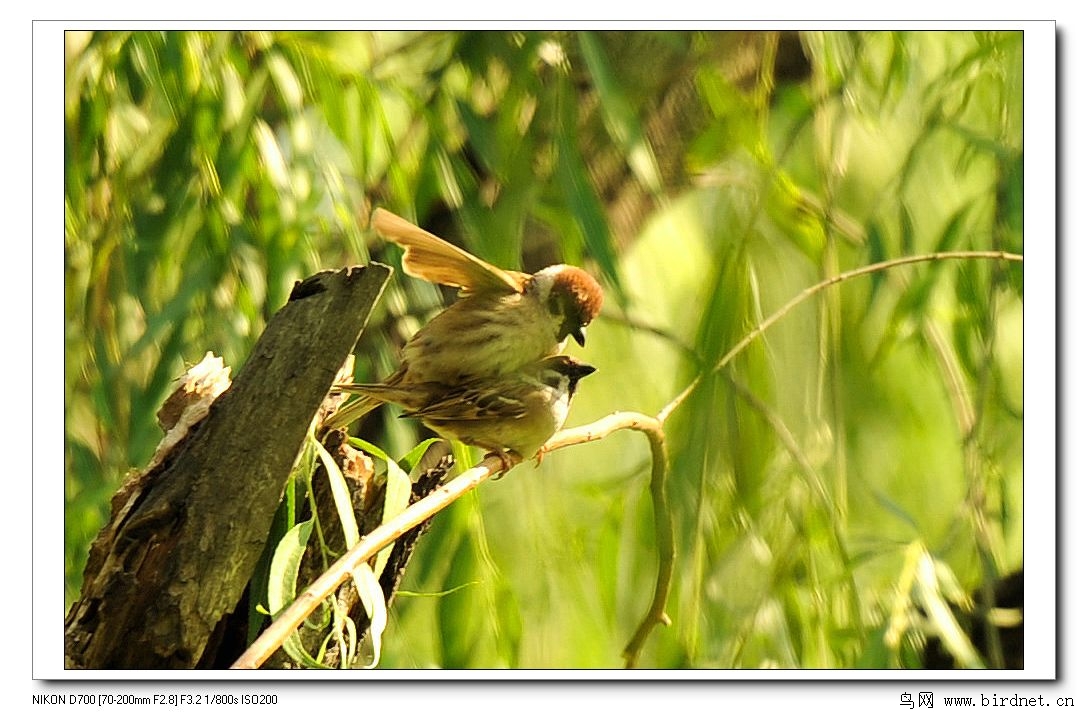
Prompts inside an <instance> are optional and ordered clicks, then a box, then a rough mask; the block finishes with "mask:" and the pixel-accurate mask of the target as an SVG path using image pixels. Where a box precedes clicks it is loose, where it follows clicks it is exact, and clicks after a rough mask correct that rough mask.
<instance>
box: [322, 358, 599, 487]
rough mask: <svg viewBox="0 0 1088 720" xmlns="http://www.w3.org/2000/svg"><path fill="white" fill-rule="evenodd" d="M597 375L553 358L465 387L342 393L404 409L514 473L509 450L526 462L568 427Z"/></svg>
mask: <svg viewBox="0 0 1088 720" xmlns="http://www.w3.org/2000/svg"><path fill="white" fill-rule="evenodd" d="M595 370H596V368H594V367H593V366H591V365H586V364H585V363H582V362H579V361H578V360H575V359H574V358H572V357H568V356H566V355H553V356H551V357H546V358H543V359H540V360H536V361H534V362H531V363H529V364H528V365H526V366H524V367H522V368H520V369H519V370H518V371H517V372H515V373H511V374H508V375H501V376H499V377H493V378H487V379H473V380H470V381H467V382H464V383H461V384H459V385H452V386H451V385H445V384H442V383H434V382H423V383H406V382H398V383H396V384H394V385H390V384H387V383H372V384H367V383H363V384H350V385H340V386H337V389H338V390H346V391H348V392H353V393H358V394H361V395H363V396H365V397H366V398H368V399H372V400H376V401H378V402H385V403H393V404H396V405H400V406H401V407H403V408H404V409H405V413H404V414H403V415H402V416H401V417H414V418H419V419H420V421H422V422H423V424H424V425H426V426H427V427H429V428H431V429H432V430H434V431H435V432H436V433H438V434H439V435H441V436H443V437H445V438H452V439H456V440H460V441H461V442H463V443H465V444H466V445H474V446H476V447H479V448H483V449H485V450H488V451H490V452H493V453H495V454H497V455H498V456H499V458H500V459H501V460H502V463H503V468H504V469H509V466H510V465H511V461H510V458H509V455H508V453H507V450H511V451H513V452H515V453H517V454H518V455H520V456H521V457H522V458H528V457H531V456H533V455H535V454H536V453H537V451H538V450H540V448H541V446H543V445H544V443H545V442H547V441H548V439H549V438H550V437H551V436H552V435H554V434H555V432H556V431H557V430H559V428H560V427H562V426H563V423H564V422H566V419H567V413H568V412H569V411H570V403H571V398H572V397H573V396H574V391H575V389H576V388H577V386H578V381H579V380H581V379H582V378H584V377H585V376H586V375H589V374H590V373H592V372H594V371H595ZM538 459H539V458H538Z"/></svg>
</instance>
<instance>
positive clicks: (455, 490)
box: [231, 413, 674, 670]
mask: <svg viewBox="0 0 1088 720" xmlns="http://www.w3.org/2000/svg"><path fill="white" fill-rule="evenodd" d="M623 429H632V430H639V431H641V432H643V433H645V434H646V436H647V437H648V438H649V439H650V446H651V453H652V456H653V471H652V473H651V481H650V491H651V495H652V496H653V502H654V516H655V520H656V522H657V526H658V545H659V554H660V559H661V561H660V564H659V567H658V581H657V587H656V590H655V593H654V599H653V602H652V603H651V607H650V611H649V612H648V613H647V615H646V619H645V620H643V622H642V625H640V626H639V628H638V630H637V631H636V632H635V636H634V637H633V638H632V640H631V642H630V643H628V645H627V649H626V650H624V657H625V658H626V659H627V664H628V666H631V665H633V663H634V661H635V659H636V658H637V656H638V652H639V650H640V649H641V646H642V644H643V642H644V641H645V639H646V636H647V635H648V634H649V632H650V630H651V629H652V628H653V626H654V625H655V624H656V623H658V622H661V623H664V624H668V622H669V619H668V617H667V616H666V615H665V601H666V600H667V598H668V588H669V583H670V580H671V576H672V564H673V556H674V549H673V540H672V522H671V519H670V518H669V515H668V512H667V505H666V502H665V487H664V485H665V436H664V433H663V432H662V430H661V425H660V423H658V422H657V420H655V419H654V418H652V417H648V416H646V415H640V414H638V413H614V414H612V415H609V416H608V417H605V418H603V419H601V420H598V421H597V422H595V423H591V424H589V425H584V426H581V427H578V428H572V429H570V430H563V431H561V432H559V433H558V434H557V435H556V436H555V437H553V438H552V440H551V441H550V442H549V443H548V444H547V445H545V446H544V448H543V449H542V450H541V453H542V454H543V453H548V452H552V451H554V450H558V449H560V448H564V447H567V446H570V445H579V444H581V443H585V442H591V441H593V440H600V439H602V438H605V437H607V436H608V435H611V434H612V433H613V432H615V431H616V430H623ZM511 457H512V458H514V459H516V461H517V462H520V461H521V460H520V459H519V458H517V456H516V455H513V456H511ZM502 469H503V468H502V461H501V460H500V459H499V458H498V457H496V456H494V455H488V456H487V457H485V458H484V459H483V461H482V462H481V463H480V464H479V465H476V466H475V467H473V468H471V469H469V470H468V471H467V472H464V473H462V474H461V475H458V476H457V477H456V478H454V479H453V480H451V481H450V482H448V483H447V484H445V485H443V486H441V487H439V488H438V489H436V490H435V491H434V492H432V493H431V494H430V495H428V496H427V497H425V498H423V499H422V500H420V501H418V502H416V503H413V504H412V505H410V506H408V508H407V509H406V510H405V511H404V512H402V513H401V514H400V515H397V516H396V517H395V518H393V519H392V520H390V521H389V522H388V523H385V524H384V525H381V526H379V527H377V528H375V529H374V531H373V532H371V533H369V534H368V535H367V536H366V537H364V538H362V539H361V540H360V541H359V542H358V543H357V544H356V545H355V546H354V547H353V548H351V549H350V550H349V551H348V552H347V553H345V554H344V555H343V556H342V557H341V558H340V559H339V560H337V561H336V562H335V563H334V564H333V565H332V566H331V567H329V569H328V570H327V571H326V572H325V573H324V574H322V575H321V576H320V577H319V578H317V580H315V581H314V582H313V583H312V584H311V585H310V586H309V587H308V588H306V590H304V591H303V592H302V593H301V594H299V596H298V597H297V598H296V599H295V601H294V602H293V603H291V605H289V606H288V607H287V608H285V609H284V610H283V612H281V613H280V614H279V615H278V616H277V617H276V619H275V620H274V621H273V622H272V624H271V625H270V626H269V627H268V628H267V629H266V630H265V631H264V632H263V633H261V635H260V637H258V638H257V640H256V641H255V642H254V643H253V644H252V645H251V646H250V647H249V648H248V649H247V650H246V651H245V653H243V654H242V655H241V656H240V657H239V658H238V660H236V661H235V663H234V664H233V665H232V666H231V668H232V669H250V670H252V669H256V668H259V667H260V666H261V665H262V664H263V663H264V662H265V661H266V660H267V659H268V658H269V657H270V656H271V655H272V653H274V652H275V651H276V650H277V649H278V648H279V647H280V646H281V645H283V643H284V642H285V641H286V640H287V638H289V637H290V636H291V634H292V633H293V632H295V630H296V629H297V628H298V626H299V625H300V624H302V622H303V621H304V620H305V619H306V618H307V617H308V616H309V615H310V613H312V612H313V611H314V610H316V609H317V607H318V606H319V605H320V604H321V603H322V602H323V601H324V600H325V599H326V598H327V597H329V596H331V595H332V594H333V593H335V592H336V589H337V588H338V587H340V585H341V584H343V583H344V582H345V581H346V580H348V579H349V578H351V574H352V570H353V569H354V568H357V567H358V566H359V565H361V564H362V563H364V562H367V561H368V560H369V559H370V558H372V557H373V556H374V555H376V554H377V553H378V552H379V551H380V550H381V549H382V548H384V547H386V546H387V545H390V544H391V543H393V542H395V541H396V540H397V538H399V537H400V536H402V535H404V534H405V533H406V532H408V531H409V530H411V529H412V528H414V527H416V526H418V525H420V524H421V523H423V522H425V521H426V520H428V519H429V518H431V517H433V516H434V515H435V514H437V513H438V512H439V511H440V510H442V509H443V508H445V507H447V506H449V505H450V504H452V503H453V501H454V500H456V499H457V498H459V497H461V496H462V495H464V494H466V493H467V492H468V491H469V490H472V489H473V488H474V487H476V486H478V485H480V484H481V483H483V482H484V481H485V480H487V479H488V478H490V477H493V476H494V475H496V474H497V473H499V472H501V471H502Z"/></svg>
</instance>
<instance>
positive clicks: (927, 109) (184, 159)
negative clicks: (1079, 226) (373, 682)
mask: <svg viewBox="0 0 1088 720" xmlns="http://www.w3.org/2000/svg"><path fill="white" fill-rule="evenodd" d="M756 36H758V37H756ZM789 40H792V41H793V42H794V43H795V47H792V48H791V47H790V46H788V45H787V41H789ZM753 49H754V52H753ZM65 50H66V77H65V128H66V136H65V178H66V184H65V229H66V232H65V313H66V315H65V322H66V325H65V339H66V343H65V353H66V357H65V360H66V362H65V378H64V382H65V430H66V445H65V465H66V500H67V502H66V506H65V538H66V542H65V548H66V551H65V560H66V563H65V578H66V595H67V597H66V604H67V603H69V602H71V600H73V599H74V598H75V597H76V596H77V595H78V591H79V585H80V582H81V576H80V574H81V571H82V565H83V563H84V560H85V556H86V552H87V546H88V544H89V542H90V540H91V539H92V538H93V537H94V534H95V533H96V532H97V530H98V529H99V527H101V525H102V524H103V523H104V522H105V520H106V518H107V516H108V499H109V497H110V495H111V494H112V492H113V491H114V490H115V489H116V487H117V485H118V484H119V482H120V481H121V479H122V478H123V476H124V474H125V472H126V471H127V470H128V469H130V468H133V467H138V466H140V465H141V464H142V463H144V462H146V461H147V460H148V458H149V457H150V456H151V453H152V451H153V450H154V447H155V445H156V443H157V442H158V440H159V437H160V433H159V431H158V429H157V427H156V425H155V419H154V414H155V411H156V409H157V408H158V406H159V404H160V403H161V402H162V400H164V399H165V397H166V395H167V394H168V392H169V390H170V386H171V381H172V379H173V378H175V377H177V376H179V375H181V374H182V373H183V372H184V369H185V367H186V365H187V364H191V363H195V362H196V361H198V360H199V359H200V358H201V357H202V356H203V354H204V352H205V351H206V350H211V351H213V352H216V353H217V354H220V355H222V356H223V357H225V359H226V361H227V362H228V363H229V364H231V365H232V366H234V367H235V368H236V369H237V368H238V367H239V366H240V365H242V364H243V363H244V362H245V359H246V355H247V352H248V350H249V348H250V347H251V346H252V344H253V342H254V340H255V339H256V337H257V336H258V335H259V334H260V332H261V330H262V328H263V326H264V323H265V322H266V320H267V319H268V318H269V317H270V315H271V314H272V313H274V312H275V311H276V309H277V308H279V307H280V306H281V305H282V304H283V302H284V301H285V300H286V297H287V294H288V292H289V291H290V288H291V285H292V283H293V282H294V281H296V280H298V279H301V278H303V277H305V276H307V275H308V274H310V273H312V272H314V271H316V270H318V269H321V268H323V267H334V266H339V265H343V264H348V263H357V262H362V261H364V260H366V259H368V258H370V257H373V258H375V259H380V260H384V261H386V262H390V263H393V264H396V258H397V255H396V253H394V252H392V251H391V250H390V249H389V248H388V247H385V246H383V245H381V244H379V243H376V241H374V239H373V238H371V237H370V235H369V234H368V233H367V232H366V230H365V223H364V222H363V221H362V218H364V217H365V213H366V209H367V208H368V207H369V206H370V205H372V204H373V205H379V204H380V205H383V206H386V207H389V208H390V209H392V210H394V211H396V212H398V213H401V214H404V215H406V216H409V217H413V216H415V217H420V218H421V221H423V220H425V219H426V218H431V219H433V220H434V223H427V224H428V227H429V228H430V229H432V230H434V231H436V232H439V234H442V235H444V236H447V237H449V238H450V239H457V240H460V241H461V242H462V243H463V244H465V245H466V246H467V247H468V248H469V249H470V250H472V251H473V252H475V253H477V254H479V255H480V256H482V257H485V258H487V259H488V260H490V261H492V262H494V263H496V264H499V265H502V266H507V267H515V266H522V267H525V269H527V270H533V269H536V268H537V267H539V266H542V265H543V264H545V263H546V262H550V261H556V260H565V261H568V262H574V263H579V264H583V265H586V266H589V267H591V268H592V269H593V270H594V271H595V272H597V273H598V275H599V276H600V277H601V278H602V279H603V280H604V281H605V282H606V284H607V287H608V293H609V297H610V299H609V303H608V305H607V306H606V313H605V316H603V317H602V318H600V319H598V320H597V321H596V322H595V324H594V326H593V327H592V328H591V329H590V342H589V344H588V347H587V348H586V349H585V350H584V351H582V350H580V349H578V353H579V354H580V355H581V356H582V357H583V358H584V359H585V360H586V361H588V362H591V363H593V364H594V365H596V366H597V367H598V368H600V369H601V372H599V373H598V374H597V375H596V376H594V378H592V379H591V380H589V381H587V382H585V383H583V384H582V386H581V388H580V391H579V393H580V394H579V398H578V401H577V402H576V403H575V408H574V412H573V413H572V417H571V419H570V421H569V422H568V425H573V424H576V423H579V422H584V421H589V420H593V419H596V418H598V417H600V416H602V415H603V414H605V413H607V412H610V411H612V410H638V411H642V412H645V413H648V414H651V415H652V414H655V413H657V412H658V411H659V410H660V409H661V408H662V407H663V406H664V405H665V404H666V403H667V402H668V401H669V400H670V399H671V398H672V397H674V396H675V395H676V394H677V392H679V390H680V389H682V388H683V387H684V386H686V385H687V383H688V382H689V381H690V380H691V379H692V378H694V377H696V376H697V375H698V374H700V373H703V372H708V371H709V370H710V369H711V368H712V367H713V366H714V364H715V363H716V362H717V360H718V359H719V358H720V357H722V355H723V354H724V353H725V352H726V351H728V350H729V349H730V348H731V347H732V346H733V345H735V344H736V343H737V342H738V341H739V340H740V339H741V338H743V337H744V336H745V335H746V334H747V333H748V332H750V331H751V329H752V328H754V327H755V326H756V325H758V324H759V322H760V321H761V320H763V319H764V318H766V316H767V315H769V314H770V313H771V312H773V311H774V310H775V309H777V308H778V307H780V306H781V305H783V304H784V303H785V302H787V301H788V300H789V299H790V298H792V297H794V296H795V295H796V294H797V293H799V292H800V291H802V290H803V289H804V288H806V287H808V286H810V285H813V284H815V283H816V282H818V281H819V280H821V279H823V278H827V277H831V276H833V275H835V274H837V273H840V272H842V271H844V270H847V269H850V268H854V267H858V266H860V265H864V264H866V263H868V262H874V261H879V260H882V259H886V258H892V257H898V256H902V255H908V254H913V253H923V252H931V251H936V250H992V249H1000V250H1006V251H1010V252H1022V251H1023V241H1024V236H1023V227H1022V223H1023V131H1022V117H1023V105H1022V97H1023V82H1024V80H1023V75H1022V60H1023V58H1022V54H1023V46H1022V37H1021V35H1020V34H1019V33H989V32H986V33H969V32H931V33H921V32H908V33H889V32H874V33H868V32H866V33H815V32H814V33H802V34H801V35H800V36H799V37H796V38H795V37H794V36H792V35H789V34H786V35H783V36H778V35H761V34H754V35H753V34H745V33H686V32H669V33H650V32H643V33H629V34H625V33H601V34H598V33H569V32H382V33H358V32H351V33H293V32H291V33H287V32H285V33H279V32H256V33H211V32H208V33H189V32H185V33H181V32H179V33H172V32H147V33H143V32H139V33H94V34H87V33H69V34H68V35H67V37H66V48H65ZM741 57H752V58H754V60H752V64H751V72H750V73H748V74H747V75H743V76H741V75H740V74H738V73H733V72H730V71H729V70H728V68H731V67H736V66H738V65H740V64H741V62H740V60H739V59H738V58H741ZM790 59H792V63H787V62H784V60H790ZM798 68H800V70H798ZM685 93H686V94H685ZM616 178H619V179H618V180H615V179H616ZM632 207H634V208H636V209H635V210H631V208H632ZM639 208H641V209H639ZM446 209H449V210H451V211H452V213H453V217H455V218H456V222H455V223H453V224H449V216H448V214H447V213H446ZM628 220H629V221H630V222H626V221H628ZM625 222H626V224H625ZM443 223H445V224H444V225H443ZM436 224H437V226H436ZM528 265H534V267H528ZM441 301H442V297H441V294H440V293H439V292H438V290H436V289H435V288H433V287H430V286H427V285H426V284H424V283H420V282H417V281H414V280H407V279H404V278H403V277H401V278H400V279H399V281H398V282H396V283H394V284H393V285H391V287H390V290H389V292H387V294H386V297H385V298H384V301H383V305H384V307H383V310H382V311H381V312H380V313H377V314H376V316H375V317H374V318H373V319H372V322H371V332H369V333H368V334H367V337H365V338H364V341H363V342H362V343H361V344H360V348H359V362H358V372H359V375H360V377H363V378H367V379H371V378H374V377H377V376H379V375H381V374H383V373H384V372H386V371H387V370H389V369H390V368H391V367H392V365H393V363H394V362H395V358H396V344H397V341H398V340H403V339H404V338H405V337H407V336H408V335H410V334H411V332H413V331H414V329H416V328H418V326H419V324H420V323H421V322H423V321H425V320H426V318H427V317H428V316H429V315H430V314H431V313H432V312H433V310H434V309H435V308H436V307H438V305H439V304H440V303H441ZM1022 329H1023V279H1022V272H1021V268H1020V267H1019V266H1017V265H1015V264H1010V263H1001V262H994V261H978V260H971V261H963V260H954V261H952V260H950V261H942V262H932V263H927V264H921V265H912V266H908V267H905V268H897V269H895V270H893V271H889V272H886V273H881V274H874V275H869V276H865V277H863V278H861V279H858V280H853V281H850V282H848V283H844V284H842V285H836V286H833V287H831V288H829V289H827V290H825V291H823V292H821V293H820V294H819V295H818V296H816V297H815V298H813V299H812V300H810V301H809V302H808V303H806V304H804V305H801V306H799V307H798V308H797V309H796V310H795V311H793V312H791V313H790V315H789V316H787V317H786V318H785V319H784V320H783V321H782V322H780V323H778V324H777V325H775V326H774V327H772V328H771V329H770V330H769V331H768V332H766V333H765V334H764V335H763V336H762V337H761V338H760V339H759V340H758V341H757V342H756V343H755V344H754V345H753V346H751V347H749V348H748V349H747V350H746V351H745V352H744V353H742V354H741V355H740V356H738V357H737V358H736V360H735V361H734V362H732V363H731V364H730V365H729V366H728V367H727V368H725V369H724V370H723V371H720V372H718V373H716V374H715V375H714V377H713V378H711V379H710V380H709V381H708V382H705V383H703V384H702V385H701V386H700V388H699V390H698V391H697V392H696V393H695V394H693V395H692V396H691V397H690V398H689V399H688V400H687V401H686V402H685V404H684V405H682V406H681V408H680V410H679V411H678V412H677V413H676V414H675V415H674V416H672V418H670V420H669V422H668V424H667V426H666V430H667V434H668V441H669V443H670V450H671V463H672V465H671V470H670V475H669V493H670V500H671V503H672V507H673V513H674V518H675V522H676V534H677V547H678V553H679V554H678V559H677V566H676V576H675V579H674V585H673V592H672V596H671V600H670V605H669V614H670V616H671V617H672V619H673V621H674V623H673V625H672V626H671V627H668V628H659V629H658V630H657V631H656V632H655V633H654V634H653V635H652V636H651V638H650V643H649V645H648V647H647V648H646V650H645V651H644V653H643V655H642V664H643V665H644V666H650V667H664V668H673V667H698V668H708V667H709V668H719V667H750V668H758V667H802V668H814V667H820V668H824V667H827V668H839V667H876V668H894V667H915V666H917V665H918V664H919V662H920V648H921V645H922V642H923V640H924V637H925V635H926V634H927V633H929V634H935V635H937V636H939V637H941V638H942V642H946V644H948V645H950V646H952V649H953V650H955V651H956V653H957V654H956V655H955V656H956V658H957V659H958V660H959V661H960V662H961V663H962V664H972V663H974V662H976V661H978V662H982V663H984V664H993V662H994V658H993V657H992V655H990V654H988V652H989V650H988V649H987V648H975V650H976V651H977V655H976V656H972V655H971V654H970V653H969V652H967V651H966V650H964V648H962V647H958V646H955V643H954V639H955V637H956V636H955V633H954V631H953V630H954V628H950V627H948V625H947V623H944V624H943V625H942V624H941V622H940V621H941V617H943V616H940V615H939V613H938V617H934V612H935V611H936V610H938V609H940V607H942V604H950V603H955V602H956V601H957V600H958V599H959V598H961V597H962V596H963V594H964V593H963V590H962V589H963V588H968V589H970V588H974V587H976V586H979V585H980V584H982V583H983V582H985V581H987V580H992V579H993V578H995V577H996V576H998V575H999V574H1001V573H1004V572H1007V571H1009V570H1012V569H1014V568H1016V567H1018V566H1019V565H1020V564H1021V563H1022V561H1023V556H1022V554H1023V525H1022V503H1023V467H1022V462H1023V391H1022V372H1023V354H1022V349H1023V348H1022V343H1023V333H1022ZM387 419H392V415H388V416H387ZM416 431H417V428H416V427H415V426H414V425H412V424H411V423H410V422H409V421H406V420H392V421H391V422H387V423H385V430H384V432H383V435H382V437H375V438H371V439H372V440H374V441H376V442H379V443H380V444H382V445H383V446H384V447H386V448H387V449H389V451H390V453H391V454H394V455H399V454H402V453H403V452H404V451H406V450H407V449H408V448H410V447H412V446H413V445H414V443H415V442H416V439H417V438H416ZM648 475H649V465H648V452H647V449H646V447H645V443H644V440H643V439H642V438H641V437H640V436H637V435H634V434H630V435H628V434H618V435H613V436H611V437H610V438H608V439H606V440H605V441H603V442H599V443H593V444H591V445H585V446H580V447H575V448H571V449H569V450H566V451H563V452H560V453H556V454H554V455H552V456H549V457H548V458H547V459H545V461H544V463H543V465H542V467H540V468H539V469H534V468H532V467H531V464H527V465H525V466H522V467H519V468H518V469H516V470H515V471H513V472H512V473H511V474H510V475H509V476H508V477H506V478H505V479H503V480H502V481H500V482H497V483H490V484H488V485H487V486H486V487H484V488H483V489H481V490H480V491H478V492H477V493H475V494H474V495H473V496H471V497H470V498H466V499H464V500H461V501H459V502H458V503H456V504H455V505H454V506H452V507H451V508H449V509H448V510H447V511H445V512H443V513H442V514H441V515H440V516H439V517H438V518H437V519H436V522H435V524H434V526H433V528H432V529H431V531H430V532H429V533H428V534H427V535H426V536H425V537H424V540H423V541H422V542H421V543H420V546H419V547H418V549H417V551H416V554H415V556H414V557H413V560H412V562H411V563H410V565H409V568H408V574H407V576H406V578H405V580H404V583H403V584H402V589H403V590H406V591H411V592H410V593H408V592H406V593H404V594H403V595H402V596H400V597H398V598H397V599H396V601H395V602H394V604H393V612H392V615H391V617H390V625H389V628H388V630H387V632H386V636H385V643H386V644H385V650H384V656H383V660H382V666H383V667H403V668H417V667H420V668H429V667H543V668H551V667H559V668H581V667H615V666H618V665H619V664H620V663H621V657H620V653H621V650H622V648H623V646H624V644H625V643H626V641H627V639H628V636H629V635H630V633H631V631H632V630H633V629H634V626H635V625H636V624H637V622H638V620H639V618H640V616H641V614H642V612H643V611H644V609H645V607H646V604H647V603H648V602H649V597H650V594H651V591H652V585H653V581H654V573H655V569H656V566H655V562H656V560H655V558H656V555H655V549H654V547H653V542H654V533H653V528H652V523H651V513H650V503H649V498H648V496H647V493H646V485H647V480H648ZM923 608H926V611H927V613H928V617H929V619H928V620H927V619H926V618H925V617H924V616H923V614H922V609H923ZM979 658H982V659H981V660H979Z"/></svg>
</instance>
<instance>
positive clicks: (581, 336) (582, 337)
mask: <svg viewBox="0 0 1088 720" xmlns="http://www.w3.org/2000/svg"><path fill="white" fill-rule="evenodd" d="M570 336H571V337H572V338H574V342H576V343H578V344H579V345H581V346H582V347H585V346H586V327H585V325H581V326H579V327H577V328H575V329H574V331H573V332H572V333H571V334H570Z"/></svg>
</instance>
